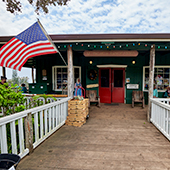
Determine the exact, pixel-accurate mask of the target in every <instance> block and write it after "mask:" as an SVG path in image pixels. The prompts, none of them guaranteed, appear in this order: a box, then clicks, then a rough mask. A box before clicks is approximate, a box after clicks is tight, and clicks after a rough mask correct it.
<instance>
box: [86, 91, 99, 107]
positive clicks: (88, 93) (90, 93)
mask: <svg viewBox="0 0 170 170" xmlns="http://www.w3.org/2000/svg"><path fill="white" fill-rule="evenodd" d="M86 97H88V98H89V106H90V103H94V102H96V103H97V104H98V106H99V107H100V97H99V96H97V90H86Z"/></svg>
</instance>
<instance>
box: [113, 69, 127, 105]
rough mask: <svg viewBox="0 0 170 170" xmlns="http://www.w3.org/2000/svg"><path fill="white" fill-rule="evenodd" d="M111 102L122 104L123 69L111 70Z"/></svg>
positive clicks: (123, 92)
mask: <svg viewBox="0 0 170 170" xmlns="http://www.w3.org/2000/svg"><path fill="white" fill-rule="evenodd" d="M111 79H112V102H113V103H124V98H125V91H124V89H125V69H122V68H115V69H112V78H111Z"/></svg>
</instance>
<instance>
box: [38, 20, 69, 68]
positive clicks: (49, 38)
mask: <svg viewBox="0 0 170 170" xmlns="http://www.w3.org/2000/svg"><path fill="white" fill-rule="evenodd" d="M37 20H38V24H39V26H40V27H41V29H42V30H43V32H44V34H45V35H46V37H47V38H48V40H49V41H50V42H51V44H52V45H53V47H54V48H55V50H56V51H57V52H58V54H59V55H60V57H61V58H62V60H63V62H64V64H65V65H66V66H67V63H66V61H65V60H64V58H63V56H62V55H61V53H60V51H59V50H58V49H57V48H56V46H55V45H54V43H53V41H52V39H51V37H50V36H48V34H47V32H46V30H45V29H44V27H43V25H42V24H41V22H40V21H39V19H38V18H37Z"/></svg>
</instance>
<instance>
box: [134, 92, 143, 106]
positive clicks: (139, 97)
mask: <svg viewBox="0 0 170 170" xmlns="http://www.w3.org/2000/svg"><path fill="white" fill-rule="evenodd" d="M135 102H137V103H142V107H143V108H144V107H145V99H144V95H143V91H133V92H132V107H134V105H135Z"/></svg>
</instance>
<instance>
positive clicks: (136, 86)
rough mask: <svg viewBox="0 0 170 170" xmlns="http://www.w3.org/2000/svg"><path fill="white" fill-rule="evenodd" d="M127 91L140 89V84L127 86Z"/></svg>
mask: <svg viewBox="0 0 170 170" xmlns="http://www.w3.org/2000/svg"><path fill="white" fill-rule="evenodd" d="M127 89H139V84H127Z"/></svg>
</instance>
